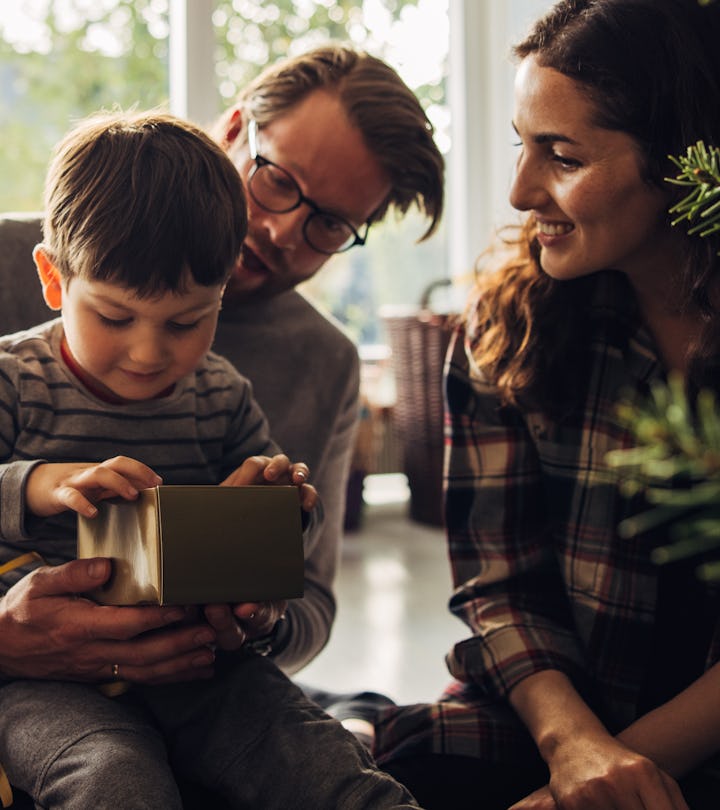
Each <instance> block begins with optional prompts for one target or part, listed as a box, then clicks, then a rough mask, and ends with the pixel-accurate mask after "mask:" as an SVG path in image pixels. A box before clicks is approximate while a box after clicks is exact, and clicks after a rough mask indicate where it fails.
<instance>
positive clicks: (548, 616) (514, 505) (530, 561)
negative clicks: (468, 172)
mask: <svg viewBox="0 0 720 810" xmlns="http://www.w3.org/2000/svg"><path fill="white" fill-rule="evenodd" d="M633 310H634V299H633V295H632V292H631V290H630V288H629V286H628V285H627V283H626V281H625V280H624V278H623V277H622V276H620V275H619V274H617V273H612V272H607V273H598V274H597V280H596V283H595V285H594V292H593V296H592V300H591V302H590V307H589V317H590V318H592V328H591V333H592V337H591V341H590V344H589V356H588V361H587V366H586V368H585V369H584V374H583V379H579V380H578V386H579V391H580V393H581V397H580V405H579V407H577V408H576V409H574V411H573V412H572V414H570V415H569V416H568V417H566V418H564V419H562V420H553V419H551V418H549V417H548V416H546V415H544V414H543V413H540V412H522V411H521V410H519V409H516V408H509V407H501V406H500V402H499V398H498V395H497V391H496V390H495V388H494V386H492V385H491V384H489V383H488V382H486V381H485V380H484V379H483V377H482V373H481V372H480V371H479V369H477V368H473V365H472V359H471V357H470V348H471V341H470V339H469V338H468V337H467V336H466V334H465V332H464V331H463V330H459V331H458V332H456V334H455V336H454V339H453V341H452V343H451V346H450V350H449V353H448V363H447V367H446V383H445V384H446V389H445V395H446V404H447V420H446V441H447V443H448V447H447V450H448V454H447V464H446V525H447V535H448V543H449V554H450V561H451V566H452V575H453V581H454V584H455V590H454V593H453V594H452V597H451V599H450V609H451V610H452V612H453V613H454V614H455V615H457V616H458V617H459V618H461V619H462V620H463V621H464V622H465V623H466V624H467V625H468V627H469V628H470V629H471V631H472V635H471V636H470V637H469V638H467V639H465V640H462V641H460V642H459V643H457V644H456V645H455V647H454V648H453V650H452V651H451V652H450V653H449V654H448V656H447V663H448V668H449V670H450V672H451V674H452V675H453V676H454V677H455V679H456V681H455V683H453V684H451V685H450V687H449V688H448V691H447V693H446V694H445V695H444V696H443V699H442V700H441V701H440V702H438V703H434V704H423V705H420V706H414V707H405V708H402V709H400V710H398V711H394V710H392V709H389V710H387V711H385V712H384V713H383V716H382V717H381V718H380V720H379V722H378V724H377V731H378V733H377V748H376V751H375V753H376V756H377V758H378V760H379V761H380V762H383V761H387V760H388V759H391V758H393V757H396V756H399V755H403V754H406V753H411V752H412V751H414V750H424V751H426V752H428V751H434V752H445V753H455V754H463V755H466V756H479V757H483V758H486V759H489V760H500V761H517V757H518V756H522V755H535V750H534V746H533V745H532V741H531V740H530V737H529V735H528V734H527V732H526V731H525V729H524V727H523V726H522V725H521V724H520V721H519V720H518V719H517V717H516V716H515V715H514V713H513V712H512V711H511V710H510V709H509V708H508V707H509V704H508V703H507V701H506V700H505V698H506V696H507V694H508V692H509V691H510V690H511V689H512V688H513V687H514V686H515V685H516V684H517V683H518V682H519V681H520V680H522V679H524V678H526V677H528V676H529V675H531V674H533V673H535V672H538V671H541V670H544V669H557V670H560V671H562V672H565V673H566V674H568V675H569V677H570V678H571V680H572V681H573V683H574V684H575V685H576V688H578V689H579V691H580V692H581V694H582V695H583V696H584V697H585V699H586V700H587V701H588V702H589V703H590V705H591V706H592V707H593V708H594V710H595V711H596V712H597V713H598V714H599V716H600V717H601V718H602V720H603V721H604V722H605V723H606V725H607V726H608V728H610V729H611V730H619V729H620V728H622V727H624V726H625V725H627V724H629V723H630V722H631V721H632V720H633V719H634V718H635V717H636V716H637V714H638V701H639V698H640V693H641V690H642V688H643V686H644V684H645V683H646V682H647V678H648V675H649V673H648V672H647V668H648V662H650V661H651V660H653V659H652V656H651V649H650V646H651V645H652V643H653V626H654V621H655V613H656V600H657V587H658V567H657V566H656V565H654V564H653V563H652V562H651V560H650V551H651V550H652V547H653V546H654V545H656V544H657V542H658V538H657V536H656V537H653V536H652V535H648V536H641V537H638V538H632V539H622V538H620V537H619V536H618V534H617V531H616V529H617V526H618V523H619V522H620V521H621V520H622V519H623V518H624V517H627V516H628V515H629V514H631V512H633V511H636V510H637V503H635V504H631V503H630V502H629V501H628V500H627V499H625V498H624V497H623V496H622V495H621V494H620V492H619V489H618V485H617V478H616V476H615V474H614V473H613V472H612V471H611V470H610V469H609V468H608V467H607V465H606V462H605V457H606V454H607V453H608V452H609V451H610V450H613V449H615V448H621V447H627V446H630V444H631V437H630V435H629V434H628V432H627V431H626V430H625V429H624V428H623V427H621V426H620V425H619V424H618V422H617V421H616V418H615V405H616V403H617V402H618V399H619V398H620V397H621V396H622V394H623V392H624V391H626V390H637V389H638V387H640V386H642V385H643V384H647V383H648V382H649V381H651V380H652V379H656V378H658V377H659V376H660V375H661V374H662V369H661V368H660V365H659V363H658V359H657V357H656V355H655V353H654V350H653V348H652V343H651V341H650V338H649V335H648V334H647V332H645V331H644V330H643V329H641V328H639V327H635V326H633V327H628V324H631V323H632V314H633ZM618 327H620V328H618ZM697 587H703V586H702V585H701V584H700V583H698V586H697ZM715 627H716V630H717V623H716V624H715ZM717 640H718V633H717V632H716V634H715V643H714V644H713V645H712V646H713V649H711V650H708V656H707V665H708V666H709V665H710V664H711V663H713V662H714V661H715V660H717V657H718V645H717ZM668 653H669V654H672V652H671V650H668Z"/></svg>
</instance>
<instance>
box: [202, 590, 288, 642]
mask: <svg viewBox="0 0 720 810" xmlns="http://www.w3.org/2000/svg"><path fill="white" fill-rule="evenodd" d="M286 610H287V602H286V601H284V600H276V601H270V602H243V603H242V604H238V605H234V606H233V605H207V606H206V607H205V618H206V619H207V620H208V622H209V624H210V625H211V626H212V628H213V629H214V630H215V633H216V637H217V646H218V647H219V648H220V649H223V650H237V649H239V648H240V647H242V645H243V644H245V642H246V641H252V640H253V639H256V638H262V637H263V636H266V635H268V634H269V633H271V632H272V630H273V628H274V627H275V625H276V624H277V623H278V622H279V621H280V619H281V618H282V617H283V616H284V615H285V611H286Z"/></svg>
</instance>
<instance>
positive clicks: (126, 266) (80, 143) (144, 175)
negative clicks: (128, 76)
mask: <svg viewBox="0 0 720 810" xmlns="http://www.w3.org/2000/svg"><path fill="white" fill-rule="evenodd" d="M246 232H247V206H246V199H245V193H244V190H243V185H242V181H241V179H240V176H239V174H238V172H237V169H236V168H235V166H234V165H233V163H232V161H231V160H230V159H229V158H228V157H227V155H226V154H225V152H223V150H222V149H220V147H219V146H218V145H217V144H216V143H215V142H214V141H213V140H212V139H211V138H210V137H208V136H207V135H206V134H205V133H204V132H203V131H202V130H201V129H199V128H198V127H196V126H194V125H193V124H190V123H188V122H187V121H183V120H182V119H179V118H177V117H175V116H172V115H170V114H168V113H164V112H158V111H152V112H103V113H98V114H96V115H92V116H90V117H89V118H86V119H84V120H83V121H81V122H80V123H79V124H78V125H77V126H76V127H75V128H74V129H72V130H71V131H70V132H69V133H68V134H67V135H66V136H65V137H64V138H63V140H62V141H61V142H60V143H59V144H58V146H57V147H56V150H55V154H54V157H53V159H52V161H51V163H50V168H49V170H48V174H47V178H46V184H45V221H44V225H43V238H44V247H45V249H46V251H47V253H48V255H49V257H50V259H51V260H52V262H53V263H54V264H55V265H56V267H57V268H58V269H59V271H60V273H61V274H62V276H63V278H65V279H70V278H72V277H73V276H82V277H83V278H87V279H92V280H96V281H110V282H113V283H118V284H121V285H122V286H124V287H128V288H130V289H132V290H135V291H136V292H137V293H138V294H139V295H153V294H156V293H160V292H166V291H181V289H182V285H183V283H184V280H186V279H187V271H188V270H189V271H190V273H191V275H192V278H193V279H194V280H195V282H196V283H198V284H201V285H204V286H212V285H215V284H222V283H224V282H225V281H226V280H227V278H228V276H229V274H230V273H231V272H232V269H233V267H234V266H235V262H236V261H237V258H238V256H239V254H240V248H241V246H242V242H243V240H244V238H245V234H246Z"/></svg>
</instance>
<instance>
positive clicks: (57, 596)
mask: <svg viewBox="0 0 720 810" xmlns="http://www.w3.org/2000/svg"><path fill="white" fill-rule="evenodd" d="M109 576H110V561H109V560H107V559H102V558H93V559H87V560H73V561H72V562H68V563H65V564H64V565H60V566H56V567H43V568H39V569H37V570H35V571H33V572H32V573H30V574H28V575H27V576H26V577H24V578H23V579H21V580H20V581H19V582H17V583H16V584H15V585H13V587H12V588H10V590H9V591H8V592H7V593H6V594H5V596H4V597H3V598H2V599H0V638H1V639H2V644H0V675H3V676H6V677H15V678H46V679H63V680H72V681H89V682H102V681H108V680H111V679H112V678H113V677H115V678H120V679H122V680H125V681H132V682H136V683H146V684H157V683H167V682H173V681H187V680H195V679H198V678H209V677H212V675H213V660H214V654H213V650H212V647H211V645H213V644H214V642H215V631H214V630H213V629H212V628H211V627H210V626H209V625H207V624H206V623H201V622H192V623H190V622H188V621H187V614H186V611H185V610H184V609H183V608H181V607H159V606H140V607H111V606H105V605H98V604H96V603H95V602H92V601H90V600H89V599H85V598H83V597H82V596H81V594H82V593H84V592H86V591H88V590H90V589H92V588H95V587H97V586H99V585H102V583H103V582H105V581H106V580H107V579H108V577H109ZM114 665H117V668H116V671H114Z"/></svg>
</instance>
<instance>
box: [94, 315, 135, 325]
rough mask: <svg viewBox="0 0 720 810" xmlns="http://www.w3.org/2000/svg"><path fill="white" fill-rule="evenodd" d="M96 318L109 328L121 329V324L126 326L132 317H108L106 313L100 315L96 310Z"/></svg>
mask: <svg viewBox="0 0 720 810" xmlns="http://www.w3.org/2000/svg"><path fill="white" fill-rule="evenodd" d="M98 318H100V320H101V321H102V323H103V324H104V325H105V326H109V327H110V328H111V329H122V327H123V326H128V325H129V324H130V323H131V322H132V318H108V317H107V316H106V315H101V314H100V313H99V312H98Z"/></svg>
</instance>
